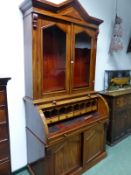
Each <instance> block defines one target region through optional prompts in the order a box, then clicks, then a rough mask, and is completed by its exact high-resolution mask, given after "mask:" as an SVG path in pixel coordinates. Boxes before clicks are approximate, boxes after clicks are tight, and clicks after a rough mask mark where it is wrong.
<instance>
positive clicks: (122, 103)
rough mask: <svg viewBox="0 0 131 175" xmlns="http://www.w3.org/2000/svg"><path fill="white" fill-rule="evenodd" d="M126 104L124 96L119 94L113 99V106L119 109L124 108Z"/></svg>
mask: <svg viewBox="0 0 131 175" xmlns="http://www.w3.org/2000/svg"><path fill="white" fill-rule="evenodd" d="M126 105H127V99H126V96H121V97H118V98H116V99H115V107H116V108H118V109H120V108H124V107H125V106H126Z"/></svg>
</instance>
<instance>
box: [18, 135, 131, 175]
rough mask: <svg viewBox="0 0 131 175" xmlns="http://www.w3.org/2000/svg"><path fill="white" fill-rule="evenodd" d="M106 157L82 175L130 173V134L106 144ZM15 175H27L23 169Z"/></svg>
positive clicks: (121, 174) (124, 174) (122, 174)
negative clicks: (113, 143)
mask: <svg viewBox="0 0 131 175" xmlns="http://www.w3.org/2000/svg"><path fill="white" fill-rule="evenodd" d="M107 154H108V155H107V157H106V158H105V159H104V160H102V161H101V162H99V163H98V164H97V165H95V166H93V167H92V168H90V169H89V170H88V171H86V172H85V173H84V174H82V175H131V165H130V164H131V136H129V137H127V138H126V139H124V140H122V141H121V142H119V143H118V144H116V145H115V146H113V147H109V146H107ZM15 175H29V173H28V172H27V171H26V170H24V171H22V172H19V173H15Z"/></svg>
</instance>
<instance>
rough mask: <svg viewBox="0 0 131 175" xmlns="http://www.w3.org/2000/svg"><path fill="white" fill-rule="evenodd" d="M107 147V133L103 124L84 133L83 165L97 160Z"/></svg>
mask: <svg viewBox="0 0 131 175" xmlns="http://www.w3.org/2000/svg"><path fill="white" fill-rule="evenodd" d="M104 145H105V131H104V125H103V124H97V125H96V126H94V127H92V128H91V129H89V130H88V131H85V132H84V143H83V147H84V148H83V164H84V165H85V164H87V163H88V162H90V161H92V160H93V159H95V158H96V157H97V156H98V155H100V154H101V153H102V152H103V151H104V150H105V148H104Z"/></svg>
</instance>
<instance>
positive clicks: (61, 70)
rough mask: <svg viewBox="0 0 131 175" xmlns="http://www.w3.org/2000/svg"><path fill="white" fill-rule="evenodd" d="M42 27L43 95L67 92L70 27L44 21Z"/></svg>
mask: <svg viewBox="0 0 131 175" xmlns="http://www.w3.org/2000/svg"><path fill="white" fill-rule="evenodd" d="M43 24H44V26H43V27H42V32H41V33H42V58H43V59H42V60H43V64H42V65H43V73H42V82H43V83H42V84H43V93H44V94H48V93H54V92H67V91H69V83H67V81H69V70H68V69H67V67H69V60H68V59H69V57H70V50H69V47H70V44H69V36H70V26H69V25H66V24H62V23H59V22H56V23H52V22H51V21H49V22H46V21H45V20H44V23H43Z"/></svg>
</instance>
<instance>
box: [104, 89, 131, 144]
mask: <svg viewBox="0 0 131 175" xmlns="http://www.w3.org/2000/svg"><path fill="white" fill-rule="evenodd" d="M101 94H102V95H103V97H104V98H105V99H106V100H107V102H108V105H109V108H110V115H109V117H110V120H109V126H108V129H107V143H108V144H109V145H114V144H116V143H118V142H119V141H120V140H122V139H123V138H125V137H126V136H128V135H129V134H131V90H130V89H127V90H119V91H114V92H103V93H102V92H101Z"/></svg>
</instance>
